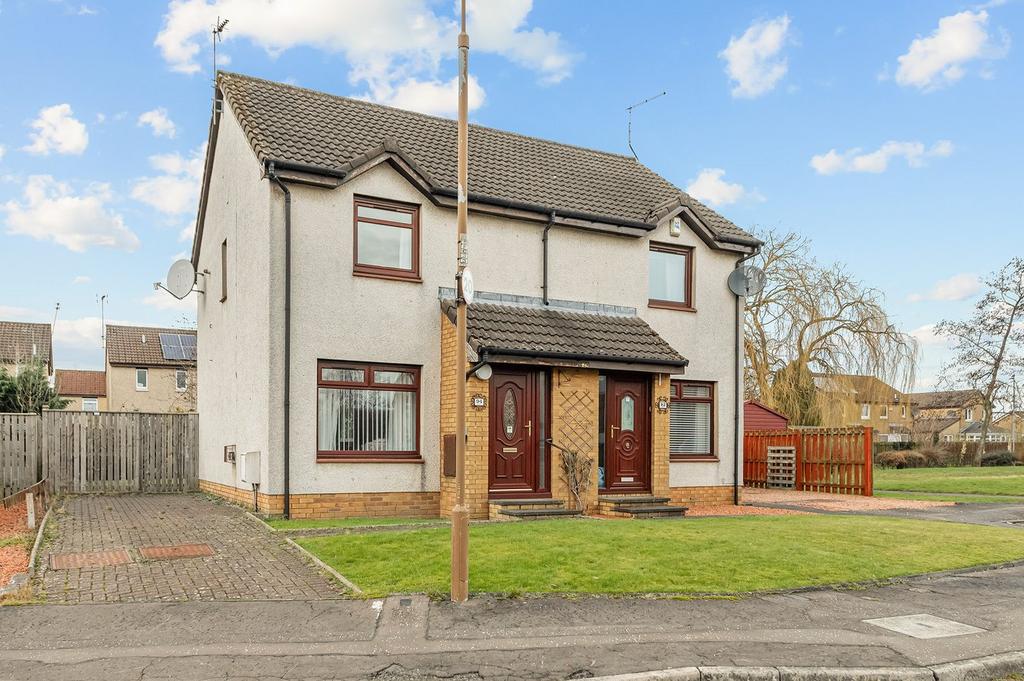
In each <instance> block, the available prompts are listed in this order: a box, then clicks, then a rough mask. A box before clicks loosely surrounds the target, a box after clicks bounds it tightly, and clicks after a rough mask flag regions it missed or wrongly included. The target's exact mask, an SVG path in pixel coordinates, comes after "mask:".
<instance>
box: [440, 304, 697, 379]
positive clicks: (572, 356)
mask: <svg viewBox="0 0 1024 681" xmlns="http://www.w3.org/2000/svg"><path fill="white" fill-rule="evenodd" d="M441 309H442V310H443V311H444V313H445V315H446V316H447V317H448V319H449V320H451V321H452V322H453V323H454V321H455V304H454V301H452V300H451V299H445V300H442V301H441ZM467 336H468V341H469V346H470V348H471V349H472V350H473V352H475V353H476V355H477V357H478V358H479V359H481V360H483V359H486V360H487V361H490V362H516V363H530V364H548V365H555V366H574V367H581V366H586V367H593V368H598V369H600V368H612V369H626V370H631V371H644V372H666V373H671V372H674V373H681V372H682V370H683V369H684V368H685V367H686V365H687V364H688V363H689V360H687V359H686V358H684V357H683V356H682V355H680V354H679V353H678V352H676V351H675V349H673V348H672V346H671V345H669V344H668V343H667V342H665V340H664V339H663V338H662V337H661V336H659V335H658V334H657V333H656V332H655V331H654V329H652V328H651V327H650V326H649V325H648V324H647V322H645V321H644V320H643V319H640V318H639V317H637V316H636V315H619V314H602V313H598V312H577V311H570V310H564V309H558V308H553V307H539V306H530V305H508V304H497V303H482V302H474V303H473V304H472V305H470V306H469V309H468V316H467Z"/></svg>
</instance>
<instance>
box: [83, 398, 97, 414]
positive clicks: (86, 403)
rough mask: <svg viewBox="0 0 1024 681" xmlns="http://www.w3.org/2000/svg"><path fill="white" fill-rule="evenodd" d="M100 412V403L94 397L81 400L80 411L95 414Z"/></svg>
mask: <svg viewBox="0 0 1024 681" xmlns="http://www.w3.org/2000/svg"><path fill="white" fill-rule="evenodd" d="M99 410H100V401H99V399H98V398H95V397H83V398H82V411H91V412H97V411H99Z"/></svg>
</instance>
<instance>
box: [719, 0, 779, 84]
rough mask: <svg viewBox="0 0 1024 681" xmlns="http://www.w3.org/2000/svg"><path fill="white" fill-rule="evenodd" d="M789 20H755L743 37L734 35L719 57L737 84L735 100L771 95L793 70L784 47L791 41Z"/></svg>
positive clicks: (777, 18)
mask: <svg viewBox="0 0 1024 681" xmlns="http://www.w3.org/2000/svg"><path fill="white" fill-rule="evenodd" d="M789 23H790V22H789V17H788V16H786V15H782V16H781V17H776V18H774V19H770V20H767V21H755V22H754V23H752V24H751V25H750V27H749V28H748V29H747V30H746V31H745V32H744V33H743V35H741V36H740V37H739V38H737V37H736V36H732V37H731V38H729V44H728V45H727V46H726V48H725V49H724V50H722V51H721V52H719V53H718V56H719V57H720V58H722V59H724V60H725V64H726V66H725V72H726V73H727V74H729V79H730V80H732V81H734V82H735V83H736V84H735V86H734V87H733V89H732V96H733V97H744V98H753V97H760V96H761V95H763V94H766V93H768V92H771V91H772V90H773V89H774V88H775V86H776V84H778V82H779V81H780V80H782V77H783V76H785V75H786V70H787V69H788V68H789V65H788V63H787V62H786V58H785V57H784V56H782V54H781V53H782V48H783V47H785V46H786V43H787V42H788V39H789Z"/></svg>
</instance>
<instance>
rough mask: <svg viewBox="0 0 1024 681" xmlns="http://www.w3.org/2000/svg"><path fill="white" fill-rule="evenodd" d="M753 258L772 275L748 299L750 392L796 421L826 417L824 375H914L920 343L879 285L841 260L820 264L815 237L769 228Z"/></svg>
mask: <svg viewBox="0 0 1024 681" xmlns="http://www.w3.org/2000/svg"><path fill="white" fill-rule="evenodd" d="M758 236H759V237H760V238H761V239H762V240H763V241H764V246H763V247H762V248H761V252H760V253H759V254H758V255H757V256H756V258H755V259H754V260H753V264H755V265H757V266H758V267H760V268H762V269H763V270H764V271H765V274H767V279H768V283H767V285H766V286H765V288H764V290H763V291H761V293H759V294H758V295H756V296H752V297H751V298H749V299H748V300H747V310H746V312H747V314H746V330H745V335H744V344H745V353H746V388H747V394H748V395H750V396H752V397H756V398H757V399H759V400H760V401H762V402H764V403H765V404H767V405H768V406H770V407H772V408H775V409H778V410H779V411H781V412H783V413H785V414H787V415H788V416H789V417H790V419H791V421H792V423H794V424H796V425H818V424H820V422H821V419H822V413H821V410H822V404H821V401H820V391H818V389H817V379H818V378H819V377H821V376H825V377H828V376H837V375H845V374H859V375H867V376H874V377H876V378H878V379H880V380H882V381H884V382H886V383H888V384H889V385H892V386H894V387H896V388H897V389H898V390H907V389H909V387H910V384H911V383H912V382H913V374H914V366H915V362H916V354H917V346H916V344H915V342H914V340H913V338H911V337H910V336H908V335H907V334H905V333H902V332H901V331H900V330H899V329H898V328H896V326H895V325H894V324H893V323H892V321H891V320H890V319H889V316H888V314H887V313H886V311H885V308H884V307H883V303H884V296H883V295H882V293H881V291H879V290H877V289H874V288H870V287H867V286H865V285H864V284H863V283H862V282H861V281H860V280H858V279H857V278H856V277H854V276H852V275H851V274H850V273H849V272H848V271H847V270H846V268H845V267H843V266H842V265H840V264H831V265H823V264H821V263H819V262H818V261H817V260H815V259H814V258H813V257H812V256H811V255H810V241H808V240H807V239H806V238H804V237H802V236H799V235H797V234H793V233H791V232H790V233H780V232H776V231H772V230H769V231H767V232H762V233H759V234H758Z"/></svg>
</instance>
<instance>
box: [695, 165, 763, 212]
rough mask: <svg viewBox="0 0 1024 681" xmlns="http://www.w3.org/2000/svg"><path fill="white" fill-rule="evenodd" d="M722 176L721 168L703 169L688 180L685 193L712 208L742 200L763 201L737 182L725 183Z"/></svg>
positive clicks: (757, 193)
mask: <svg viewBox="0 0 1024 681" xmlns="http://www.w3.org/2000/svg"><path fill="white" fill-rule="evenodd" d="M724 175H725V171H724V170H722V169H721V168H704V169H703V170H701V171H700V172H699V173H698V174H697V177H696V178H695V179H693V180H690V183H689V184H688V185H687V186H686V193H687V194H689V195H690V196H692V197H693V198H695V199H697V200H698V201H703V202H704V203H709V204H711V205H712V206H726V205H728V204H730V203H736V202H737V201H741V200H743V199H752V200H754V201H764V197H763V196H761V194H760V193H759V192H757V191H756V190H755V191H748V190H747V189H746V188H745V187H744V186H743V185H742V184H739V183H738V182H727V181H726V180H725V179H724Z"/></svg>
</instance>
